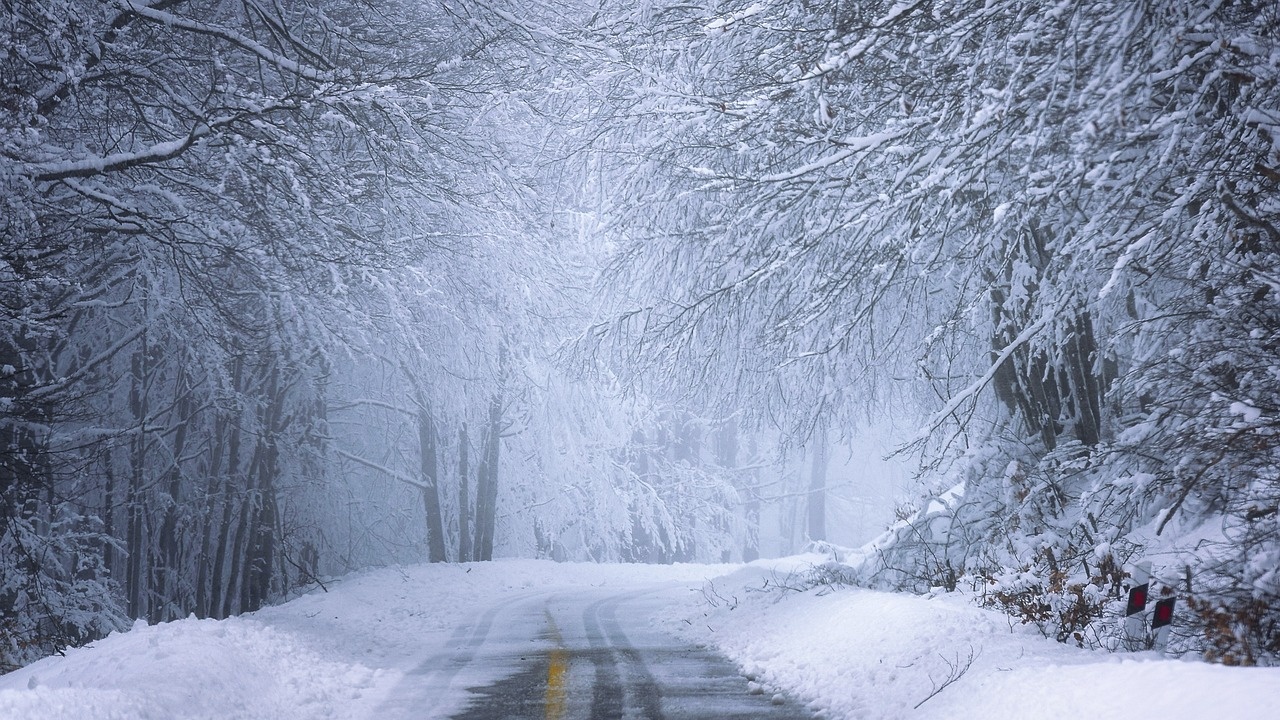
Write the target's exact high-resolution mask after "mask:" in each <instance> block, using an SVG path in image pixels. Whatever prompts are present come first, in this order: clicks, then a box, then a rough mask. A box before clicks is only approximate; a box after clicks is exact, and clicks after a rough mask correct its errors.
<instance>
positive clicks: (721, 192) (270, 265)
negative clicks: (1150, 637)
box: [0, 0, 1280, 672]
mask: <svg viewBox="0 0 1280 720" xmlns="http://www.w3.org/2000/svg"><path fill="white" fill-rule="evenodd" d="M885 428H889V429H888V430H885ZM872 436H874V437H876V438H884V437H887V438H888V440H887V441H886V442H885V443H884V445H885V447H884V448H883V449H882V450H881V451H876V452H872V451H868V450H867V449H866V448H867V447H868V446H867V444H866V442H864V441H865V440H866V439H867V438H869V437H872ZM859 448H860V449H859ZM881 454H892V458H893V460H892V462H894V463H898V464H900V465H901V466H902V467H906V468H908V471H909V473H910V475H911V480H910V482H903V483H901V486H902V487H901V488H900V490H901V491H902V493H904V494H903V496H902V497H895V496H894V494H893V493H892V492H889V491H882V490H880V489H876V490H875V492H874V493H873V492H872V490H871V489H870V487H869V486H868V487H866V488H862V489H860V486H859V482H866V483H870V482H871V481H870V480H868V479H867V477H866V472H864V473H863V476H862V479H861V480H859V477H857V476H856V475H857V474H856V473H854V475H855V476H851V477H850V478H849V479H848V483H849V484H850V489H848V492H849V493H852V495H847V496H846V497H856V498H861V501H865V502H874V503H875V504H877V505H879V506H884V507H886V508H893V505H894V503H895V501H901V502H900V503H899V504H898V505H897V507H896V509H894V510H893V513H894V514H893V515H890V516H889V517H888V518H887V520H886V521H885V522H883V523H881V524H880V527H878V528H876V529H875V531H874V532H870V533H869V535H868V538H864V539H869V537H870V536H874V535H876V534H877V533H879V532H880V531H883V534H880V535H879V537H878V538H876V540H875V543H874V544H872V545H869V546H866V547H864V548H863V550H861V551H859V552H858V553H855V554H845V553H842V552H840V551H838V550H837V549H835V548H834V546H830V547H831V548H832V550H831V552H832V553H833V554H838V555H840V560H841V562H840V563H838V564H832V565H831V566H828V567H827V568H826V569H825V570H822V572H824V573H825V576H824V578H825V579H824V580H823V581H836V580H838V581H839V582H847V583H854V584H859V585H864V586H869V587H878V588H886V589H894V590H906V591H913V592H929V591H937V590H943V591H955V590H958V589H959V590H966V591H968V592H972V593H974V595H975V597H976V598H977V599H978V600H979V601H980V602H982V603H984V604H986V605H989V606H991V607H996V608H999V609H1002V610H1005V611H1007V612H1008V613H1010V615H1011V616H1012V617H1013V618H1014V619H1016V620H1018V621H1021V622H1025V623H1034V624H1035V625H1036V626H1037V627H1039V628H1041V629H1042V631H1044V632H1045V633H1046V634H1047V635H1049V636H1051V637H1056V638H1057V639H1058V640H1060V641H1062V642H1068V643H1074V644H1079V645H1081V646H1090V647H1115V645H1116V643H1117V640H1116V637H1115V635H1114V623H1113V622H1111V620H1114V617H1115V615H1116V613H1118V612H1120V611H1122V610H1123V606H1124V600H1123V590H1124V588H1125V587H1127V586H1126V581H1127V579H1128V578H1127V576H1126V572H1125V568H1126V567H1129V566H1130V565H1132V564H1133V563H1135V562H1139V561H1146V562H1150V563H1151V564H1152V566H1153V568H1154V570H1153V582H1154V583H1155V587H1156V588H1157V590H1156V592H1160V593H1165V594H1172V593H1176V594H1177V596H1178V597H1179V598H1180V605H1179V606H1178V613H1179V617H1178V621H1179V624H1180V625H1181V626H1182V627H1184V628H1188V630H1187V632H1186V633H1185V634H1184V635H1183V636H1182V638H1181V640H1180V641H1179V642H1180V643H1181V646H1180V647H1181V648H1182V650H1184V651H1186V652H1193V653H1196V654H1198V655H1200V656H1202V657H1204V658H1205V659H1206V660H1209V661H1213V662H1221V663H1226V664H1244V665H1250V664H1275V663H1277V662H1280V5H1278V4H1277V3H1275V2H1273V1H1272V0H1194V1H1193V2H1185V1H1183V0H1178V1H1176V2H1175V1H1174V0H1148V1H1147V2H1120V1H1116V2H1108V1H1103V0H1056V1H1052V2H1028V1H1026V0H981V1H979V0H953V1H952V2H946V3H941V2H931V1H929V0H892V1H886V0H868V1H866V2H854V1H852V0H828V1H827V2H817V1H816V0H794V1H792V2H785V1H784V2H767V1H764V0H759V1H757V0H707V2H703V3H687V2H668V1H667V0H646V1H645V2H640V3H634V2H617V1H615V0H521V1H519V2H517V1H516V0H379V1H377V2H374V1H373V0H0V672H5V671H8V670H12V669H14V668H17V667H20V666H22V665H24V664H26V663H29V662H31V661H33V660H35V659H37V658H39V657H42V656H44V655H48V654H50V653H53V652H57V651H58V650H59V649H60V648H65V647H67V646H72V645H80V644H83V643H86V642H89V641H92V640H93V639H95V638H98V637H101V636H103V635H104V634H106V633H108V632H111V631H112V630H116V629H122V628H125V627H128V626H129V625H130V624H131V623H132V622H133V620H134V619H138V618H142V619H146V620H148V621H150V622H152V623H155V622H162V621H166V620H171V619H176V618H184V617H187V616H189V615H192V614H194V615H195V616H197V617H201V618H204V617H210V618H224V617H227V616H229V615H234V614H239V613H243V612H248V611H252V610H255V609H258V608H260V607H262V606H263V605H264V604H267V603H271V602H274V601H277V600H280V599H283V598H287V597H290V596H291V593H292V594H296V593H297V592H299V591H301V590H303V589H306V588H311V587H315V586H316V585H317V584H323V583H324V582H325V579H326V578H329V577H333V576H337V575H341V574H344V573H348V572H351V571H354V570H357V569H360V568H365V567H370V566H379V565H388V564H396V563H417V562H468V561H487V560H491V559H493V558H495V557H546V558H552V559H555V560H578V561H597V562H603V561H624V562H666V563H669V562H680V561H698V562H730V561H732V562H739V561H750V560H753V559H755V558H757V557H759V556H761V555H762V554H766V555H767V554H777V553H782V552H791V551H795V550H798V549H800V548H801V547H803V546H804V545H805V543H806V542H808V543H811V544H810V547H811V548H815V547H816V548H824V547H828V546H826V545H823V544H822V541H827V540H832V539H833V538H835V537H836V536H837V534H838V532H837V531H838V530H839V529H840V528H838V527H834V526H837V525H846V524H848V523H849V520H848V516H849V513H847V512H835V511H834V510H833V508H832V507H830V503H832V502H835V501H836V496H837V493H836V489H835V486H836V484H837V483H836V480H835V479H834V478H835V477H836V475H837V473H836V472H835V470H834V467H835V466H837V465H841V464H842V463H843V464H844V465H846V466H858V465H863V466H870V465H874V464H875V463H878V462H881V459H880V457H879V456H880V455H881ZM864 456H865V457H864ZM841 482H844V481H843V480H841ZM873 495H874V498H873ZM886 527H887V529H886ZM860 531H861V530H860ZM846 536H847V535H846ZM841 537H845V536H841ZM859 542H860V541H859ZM855 555H856V556H855ZM833 578H834V579H833Z"/></svg>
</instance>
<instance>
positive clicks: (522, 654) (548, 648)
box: [378, 583, 810, 720]
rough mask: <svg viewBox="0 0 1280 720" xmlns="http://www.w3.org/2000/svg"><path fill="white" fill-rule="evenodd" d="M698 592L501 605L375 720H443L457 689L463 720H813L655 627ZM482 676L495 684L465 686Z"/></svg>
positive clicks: (564, 595)
mask: <svg viewBox="0 0 1280 720" xmlns="http://www.w3.org/2000/svg"><path fill="white" fill-rule="evenodd" d="M698 589H699V588H698V587H697V585H690V584H688V583H674V584H672V583H662V584H657V585H652V586H648V587H644V586H640V587H636V588H632V589H628V590H626V591H623V592H618V591H617V590H615V589H610V590H585V591H576V592H549V593H528V594H522V595H520V596H517V597H516V598H512V599H509V600H507V601H506V602H503V603H501V604H498V605H496V606H494V607H492V608H490V609H489V610H488V611H486V612H484V613H482V614H480V615H478V616H477V617H476V618H475V619H474V620H473V621H471V622H468V623H464V624H462V625H460V626H459V627H458V628H457V629H456V630H455V631H454V632H453V634H452V635H451V636H450V638H449V641H448V643H447V647H446V648H445V649H444V650H443V651H442V652H440V653H437V654H435V655H433V656H431V657H430V658H428V659H427V660H426V661H425V662H423V663H421V664H420V665H419V666H417V667H416V668H414V669H413V670H411V671H410V672H408V673H406V674H405V676H404V678H403V679H402V680H401V681H400V682H399V683H398V684H397V685H396V687H394V688H392V690H391V692H390V693H389V697H388V700H387V701H386V702H385V703H384V705H383V706H382V707H381V708H380V711H379V712H378V717H379V718H386V719H387V720H400V719H401V718H404V719H405V720H408V719H409V718H415V719H416V718H422V717H424V716H427V717H432V716H436V717H439V716H442V715H444V714H447V713H450V712H451V711H452V710H453V709H454V708H453V707H448V706H445V705H443V704H442V703H440V698H443V697H449V696H455V695H456V694H457V692H458V690H459V689H460V686H466V690H467V691H468V693H469V694H470V696H471V702H470V703H469V704H468V705H467V706H466V708H465V709H463V710H462V711H461V712H458V713H456V714H452V715H451V717H455V718H458V719H459V720H501V719H507V718H510V719H517V718H539V719H542V718H546V719H547V720H569V719H571V718H593V719H600V720H605V719H608V718H645V719H647V720H659V719H663V718H665V719H666V720H686V719H687V720H695V719H703V718H705V719H707V720H710V719H712V718H770V719H776V720H782V719H783V718H802V717H809V716H810V713H808V712H806V711H805V710H803V709H802V708H800V707H798V706H796V705H795V704H793V703H789V702H786V701H785V700H784V699H783V698H782V696H777V697H776V698H771V697H767V696H765V695H762V694H760V693H759V691H758V690H757V691H756V694H751V691H752V687H751V686H749V684H748V681H747V680H746V678H744V677H742V676H741V675H740V674H739V673H738V672H737V669H736V667H735V666H734V665H732V664H731V663H729V662H728V661H726V660H725V659H724V658H722V657H720V656H719V655H716V654H715V653H713V652H712V651H710V650H709V649H707V648H706V647H705V646H703V645H701V644H687V643H684V642H681V641H679V640H677V639H676V638H675V637H673V636H672V635H670V634H668V633H665V632H663V631H661V630H660V629H658V628H657V627H655V625H656V624H658V622H659V621H660V619H661V618H662V615H663V613H664V612H665V611H666V610H668V608H669V607H670V606H671V604H672V603H673V602H676V601H678V600H680V599H681V598H682V597H683V596H684V595H687V594H688V593H689V592H690V591H697V590H698ZM480 676H484V677H498V678H501V679H499V680H497V681H495V682H492V683H489V684H487V685H479V686H473V685H471V683H470V682H467V678H468V677H480ZM460 680H461V682H460ZM450 705H452V704H450Z"/></svg>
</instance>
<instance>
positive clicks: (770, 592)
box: [0, 557, 1280, 720]
mask: <svg viewBox="0 0 1280 720" xmlns="http://www.w3.org/2000/svg"><path fill="white" fill-rule="evenodd" d="M821 560H822V558H821V557H801V558H791V559H787V560H779V561H770V562H768V563H765V562H760V563H756V564H753V565H751V566H746V567H741V566H723V565H720V566H706V565H701V566H700V565H678V566H644V565H591V564H575V563H562V564H558V563H551V562H545V561H528V560H508V561H501V562H492V563H477V564H469V565H445V564H440V565H422V566H415V567H393V568H385V569H381V570H374V571H368V572H363V573H357V574H355V575H351V576H348V577H344V578H341V579H338V580H335V581H333V582H330V583H328V589H327V591H325V590H321V589H317V590H315V591H313V592H311V593H309V594H307V595H304V596H302V597H299V598H296V599H294V600H291V601H290V602H287V603H284V604H281V605H278V606H275V607H270V608H266V609H263V610H261V611H259V612H257V613H253V614H251V615H245V616H241V617H235V618H229V619H227V620H196V619H194V618H191V619H187V620H179V621H175V622H170V623H163V624H160V625H151V626H148V625H147V624H146V623H143V622H139V623H138V624H136V625H135V626H134V627H133V629H131V630H129V631H128V632H123V633H114V634H112V635H111V636H110V637H107V638H104V639H103V640H100V641H97V642H95V643H92V644H91V645H90V646H87V647H82V648H75V649H70V650H68V651H67V652H66V654H65V656H63V657H51V658H46V659H44V660H41V661H40V662H37V663H34V664H32V665H30V666H28V667H26V668H23V669H21V670H18V671H16V672H13V673H10V674H8V675H4V676H0V720H153V719H154V720H197V719H199V720H205V719H207V720H215V719H217V720H224V719H233V720H361V719H365V718H368V719H376V720H407V719H408V718H413V719H414V720H424V719H427V718H437V719H443V718H458V719H459V720H477V719H479V718H503V719H507V718H535V717H536V718H560V719H564V720H568V719H569V718H593V719H595V718H599V719H602V720H603V719H604V718H626V719H627V720H632V719H636V720H639V719H641V718H659V717H661V718H664V719H665V720H682V719H685V718H746V717H760V718H806V717H821V718H827V719H828V720H843V719H851V718H860V719H876V720H879V719H884V720H894V719H897V718H902V719H904V720H944V719H945V720H999V719H1001V718H1036V719H1037V720H1079V719H1080V718H1091V719H1093V720H1106V719H1107V718H1117V719H1118V718H1124V717H1130V716H1132V714H1133V710H1134V708H1139V709H1140V710H1141V713H1140V714H1142V715H1144V716H1149V717H1158V718H1161V720H1193V719H1199V718H1205V717H1274V716H1275V708H1277V707H1280V668H1226V667H1222V666H1220V665H1208V664H1205V663H1203V662H1199V661H1196V660H1194V659H1191V658H1187V659H1183V660H1175V659H1169V658H1162V657H1160V656H1158V655H1156V654H1154V653H1122V654H1108V653H1104V652H1095V651H1088V650H1080V649H1077V648H1073V647H1068V646H1065V645H1061V644H1058V643H1056V642H1053V641H1052V640H1047V639H1045V638H1044V637H1042V636H1041V635H1040V633H1039V632H1037V631H1035V630H1034V628H1031V627H1027V626H1021V625H1017V624H1016V623H1013V622H1012V621H1011V620H1010V619H1009V618H1008V617H1006V616H1004V615H1000V614H998V613H995V612H992V611H990V610H984V609H982V608H979V607H975V606H974V605H973V603H972V602H971V599H969V598H966V597H963V596H960V595H957V594H947V595H942V596H939V597H933V598H924V597H915V596H908V595H900V594H892V593H879V592H871V591H867V590H857V589H852V588H844V589H836V588H823V587H818V588H813V589H810V590H807V591H784V592H779V591H777V590H774V589H773V588H777V587H779V586H781V587H787V586H788V585H789V584H791V583H790V581H791V580H792V579H793V576H792V575H790V573H793V572H803V571H804V569H805V568H807V567H808V566H809V564H810V563H812V562H817V561H821ZM725 573H731V574H729V575H726V574H725ZM717 653H723V654H724V655H725V656H727V657H728V658H729V660H724V659H721V658H720V656H719V655H717ZM748 677H749V678H750V681H749V680H748ZM779 692H781V693H785V695H786V697H789V698H793V699H794V701H787V700H785V698H779V700H780V701H783V704H779V705H774V704H773V703H772V702H771V701H772V700H773V697H774V695H775V694H776V693H779ZM753 693H758V694H753Z"/></svg>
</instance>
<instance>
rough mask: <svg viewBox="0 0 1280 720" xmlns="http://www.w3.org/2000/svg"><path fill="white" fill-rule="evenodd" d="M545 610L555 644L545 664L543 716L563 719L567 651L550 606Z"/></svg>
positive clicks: (566, 697)
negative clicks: (545, 690)
mask: <svg viewBox="0 0 1280 720" xmlns="http://www.w3.org/2000/svg"><path fill="white" fill-rule="evenodd" d="M545 612H546V614H547V627H548V629H549V632H550V635H551V639H552V640H554V641H555V643H556V646H555V648H553V649H552V650H551V661H550V663H549V664H548V665H547V695H546V702H545V704H544V708H545V712H544V717H546V720H564V714H565V710H566V709H567V708H568V700H569V687H568V675H569V652H568V651H567V650H565V648H564V638H563V637H561V635H560V628H558V627H556V621H555V618H553V617H551V610H550V608H548V609H547V610H546V611H545Z"/></svg>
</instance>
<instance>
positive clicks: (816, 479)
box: [809, 426, 827, 540]
mask: <svg viewBox="0 0 1280 720" xmlns="http://www.w3.org/2000/svg"><path fill="white" fill-rule="evenodd" d="M813 441H814V442H813V468H812V473H811V474H810V475H809V539H810V540H826V539H827V430H826V427H825V426H824V427H820V428H819V429H818V430H817V431H816V432H815V433H814V438H813Z"/></svg>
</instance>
